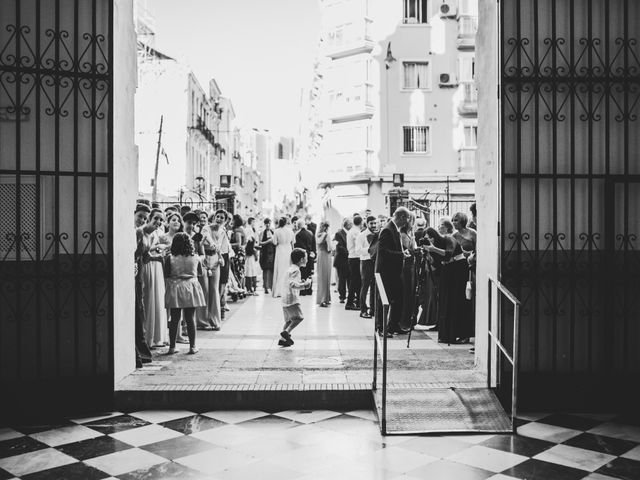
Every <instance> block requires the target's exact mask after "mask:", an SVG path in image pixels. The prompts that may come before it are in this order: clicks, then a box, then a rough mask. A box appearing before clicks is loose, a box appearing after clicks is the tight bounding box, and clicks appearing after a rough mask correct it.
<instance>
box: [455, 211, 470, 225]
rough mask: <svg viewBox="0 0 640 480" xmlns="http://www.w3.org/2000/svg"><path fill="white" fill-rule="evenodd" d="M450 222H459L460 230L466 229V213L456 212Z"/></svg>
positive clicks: (467, 218)
mask: <svg viewBox="0 0 640 480" xmlns="http://www.w3.org/2000/svg"><path fill="white" fill-rule="evenodd" d="M452 220H457V221H458V222H460V226H461V227H462V228H466V226H467V222H468V221H469V217H467V214H466V213H462V212H458V213H456V214H455V215H454V216H453V219H452Z"/></svg>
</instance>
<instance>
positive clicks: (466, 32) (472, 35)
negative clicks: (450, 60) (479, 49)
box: [456, 15, 478, 50]
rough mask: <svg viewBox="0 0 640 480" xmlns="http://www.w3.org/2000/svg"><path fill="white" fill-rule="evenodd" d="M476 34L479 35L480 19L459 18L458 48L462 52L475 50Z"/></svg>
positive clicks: (468, 16) (466, 16)
mask: <svg viewBox="0 0 640 480" xmlns="http://www.w3.org/2000/svg"><path fill="white" fill-rule="evenodd" d="M476 33H478V18H477V17H474V16H471V15H464V16H460V18H458V39H457V42H456V44H457V46H458V48H459V49H461V50H467V49H473V48H475V46H476Z"/></svg>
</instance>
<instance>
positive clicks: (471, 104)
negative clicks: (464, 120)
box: [458, 82, 478, 115]
mask: <svg viewBox="0 0 640 480" xmlns="http://www.w3.org/2000/svg"><path fill="white" fill-rule="evenodd" d="M459 88H460V90H461V92H462V97H461V98H460V103H459V104H458V113H459V114H460V115H477V114H478V90H477V89H476V84H475V82H461V83H460V87H459Z"/></svg>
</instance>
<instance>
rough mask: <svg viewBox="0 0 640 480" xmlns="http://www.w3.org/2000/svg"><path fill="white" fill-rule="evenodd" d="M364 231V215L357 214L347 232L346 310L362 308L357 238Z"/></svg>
mask: <svg viewBox="0 0 640 480" xmlns="http://www.w3.org/2000/svg"><path fill="white" fill-rule="evenodd" d="M361 231H362V217H361V216H359V215H356V216H354V217H353V226H352V227H351V229H350V230H349V231H348V232H347V250H348V251H349V260H348V262H349V296H348V297H347V304H346V305H345V307H344V309H345V310H359V309H360V287H361V286H362V282H361V279H360V255H359V254H358V252H357V251H356V240H357V238H358V235H360V232H361Z"/></svg>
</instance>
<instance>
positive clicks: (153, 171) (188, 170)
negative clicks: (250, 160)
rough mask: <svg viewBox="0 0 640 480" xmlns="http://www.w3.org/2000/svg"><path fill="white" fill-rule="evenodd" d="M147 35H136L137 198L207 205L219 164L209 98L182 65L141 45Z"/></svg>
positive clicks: (213, 111)
mask: <svg viewBox="0 0 640 480" xmlns="http://www.w3.org/2000/svg"><path fill="white" fill-rule="evenodd" d="M138 11H140V10H138ZM149 16H150V15H147V16H146V18H148V17H149ZM139 24H140V22H138V25H139ZM148 30H149V29H145V30H142V31H143V32H145V35H138V90H137V92H136V143H137V145H138V150H139V158H140V162H139V169H140V176H139V178H140V186H139V190H140V192H139V193H140V194H141V195H143V196H148V197H151V196H153V194H154V192H155V195H156V198H157V199H158V200H165V201H209V200H210V199H211V198H212V195H211V192H212V187H213V185H214V184H215V180H216V179H215V178H214V177H213V174H214V170H215V165H216V164H217V163H218V162H219V159H220V152H219V148H218V147H216V134H214V131H215V130H216V129H217V128H218V124H219V123H220V114H219V112H218V110H217V104H216V103H215V97H213V96H212V95H211V92H207V91H205V89H204V88H203V87H202V86H201V85H200V82H199V81H198V79H197V78H196V76H195V75H194V74H193V72H192V71H191V69H190V68H189V67H188V66H187V65H184V64H182V63H181V62H179V61H178V60H176V59H173V58H171V57H169V56H168V55H164V54H162V53H161V52H158V51H157V50H156V49H155V48H154V47H153V46H150V45H147V44H145V43H144V40H145V39H146V38H149V35H148V33H146V32H148ZM139 31H140V28H139ZM212 83H213V84H214V85H215V81H213V80H212ZM214 93H215V92H214ZM159 98H162V101H161V102H159V101H158V99H159ZM161 120H162V131H160V123H161Z"/></svg>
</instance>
